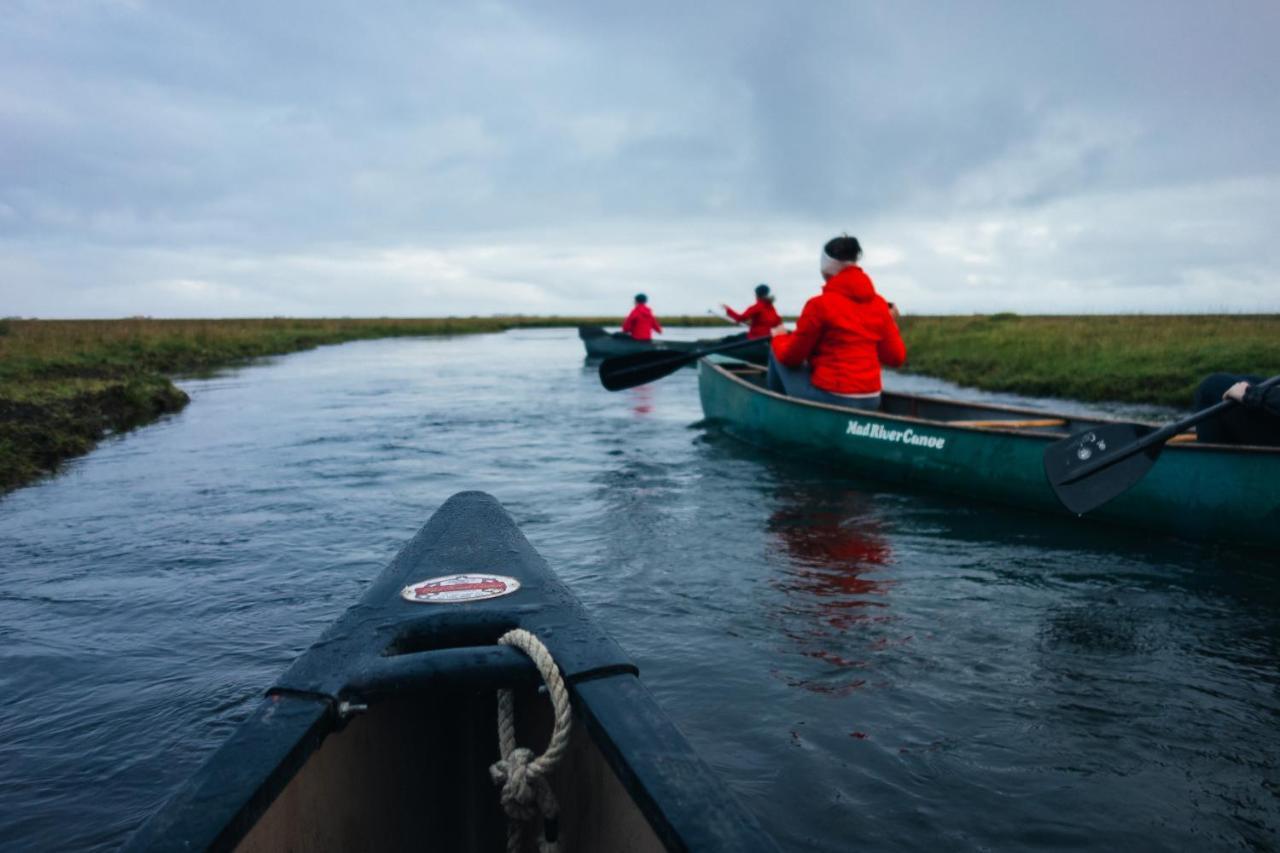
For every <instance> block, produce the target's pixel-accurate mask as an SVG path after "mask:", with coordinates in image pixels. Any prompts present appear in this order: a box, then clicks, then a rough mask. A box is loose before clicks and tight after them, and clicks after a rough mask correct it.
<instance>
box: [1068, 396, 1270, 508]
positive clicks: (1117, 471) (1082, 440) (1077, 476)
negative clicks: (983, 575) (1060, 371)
mask: <svg viewBox="0 0 1280 853" xmlns="http://www.w3.org/2000/svg"><path fill="white" fill-rule="evenodd" d="M1278 383H1280V376H1274V377H1272V378H1271V379H1268V380H1267V381H1266V382H1263V383H1261V384H1260V385H1258V386H1257V387H1259V388H1270V387H1271V386H1272V385H1276V384H1278ZM1234 405H1236V403H1235V401H1234V400H1223V401H1222V402H1220V403H1215V404H1214V405H1212V406H1210V407H1209V408H1207V409H1201V410H1200V411H1198V412H1196V413H1195V414H1193V415H1188V416H1187V417H1185V418H1183V419H1182V420H1180V421H1175V422H1174V423H1171V424H1168V425H1167V426H1163V427H1160V428H1159V429H1156V428H1154V427H1149V426H1141V425H1139V424H1105V425H1103V426H1099V427H1095V428H1093V429H1087V430H1083V431H1081V432H1078V433H1076V434H1075V435H1073V436H1071V437H1069V438H1064V439H1062V440H1061V441H1056V442H1054V443H1053V444H1051V445H1049V446H1048V447H1047V448H1045V451H1044V473H1045V476H1046V477H1048V478H1049V485H1050V486H1052V487H1053V491H1054V494H1056V495H1057V496H1058V500H1060V501H1062V505H1063V506H1065V507H1066V508H1067V509H1069V510H1071V511H1072V512H1074V513H1076V514H1077V515H1083V514H1084V513H1086V512H1088V511H1089V510H1091V509H1096V508H1097V507H1100V506H1102V505H1103V504H1104V503H1106V502H1107V501H1109V500H1111V499H1112V498H1114V497H1116V496H1117V495H1119V494H1121V493H1123V492H1125V491H1127V490H1128V489H1129V488H1130V487H1131V486H1133V485H1134V484H1135V483H1137V482H1138V481H1139V480H1141V479H1142V478H1143V477H1144V476H1146V473H1147V472H1148V471H1150V470H1151V466H1152V465H1154V464H1155V463H1156V459H1157V457H1159V456H1160V451H1161V450H1163V449H1164V444H1165V442H1166V441H1168V440H1169V439H1171V438H1173V437H1174V436H1175V435H1177V434H1179V433H1181V432H1183V431H1185V430H1186V429H1188V428H1189V427H1192V426H1194V425H1195V424H1198V423H1200V422H1201V421H1205V420H1208V419H1209V418H1212V417H1214V416H1216V415H1218V414H1220V413H1221V412H1222V411H1224V410H1225V409H1228V408H1230V407H1231V406H1234Z"/></svg>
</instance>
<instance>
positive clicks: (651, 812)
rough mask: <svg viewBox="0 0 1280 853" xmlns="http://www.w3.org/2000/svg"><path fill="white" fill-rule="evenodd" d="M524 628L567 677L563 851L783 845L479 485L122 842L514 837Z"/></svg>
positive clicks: (461, 843) (467, 845)
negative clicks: (413, 592) (507, 783)
mask: <svg viewBox="0 0 1280 853" xmlns="http://www.w3.org/2000/svg"><path fill="white" fill-rule="evenodd" d="M482 573H496V574H497V575H500V576H506V577H505V578H502V579H501V581H502V583H508V582H509V581H510V579H512V578H514V579H515V581H517V582H518V584H519V588H518V590H516V591H514V592H511V593H510V594H506V595H502V596H501V597H493V598H488V599H487V600H473V601H468V602H466V603H454V604H423V603H415V602H410V601H407V600H405V599H404V598H402V597H401V591H402V589H404V588H405V587H407V586H408V587H413V585H414V584H417V583H419V582H421V581H424V580H425V579H428V578H433V577H438V576H442V575H458V574H467V575H470V576H471V577H469V578H467V579H466V580H467V581H468V584H464V585H463V586H459V587H458V589H462V588H464V587H465V588H466V589H467V590H477V589H481V588H482V587H483V588H484V589H483V590H482V591H488V587H487V586H485V584H486V583H494V581H492V580H489V579H482V582H475V576H477V575H480V574H482ZM419 589H422V587H419ZM450 589H453V588H452V587H450ZM453 594H455V595H456V594H458V593H456V592H455V593H453ZM466 594H471V593H470V592H468V593H466ZM515 627H520V628H525V629H527V630H529V631H531V632H532V633H534V634H535V635H537V636H538V637H539V638H540V639H541V640H542V641H543V642H544V643H545V644H546V646H547V647H548V648H549V649H550V651H551V653H552V655H553V656H554V658H555V660H556V662H557V664H558V665H559V668H560V670H561V671H562V673H563V675H564V678H565V681H566V683H567V685H568V687H569V693H570V698H571V702H572V707H573V716H574V718H575V723H574V728H573V732H572V736H571V740H570V743H569V747H568V751H567V753H566V754H565V757H564V760H563V762H562V763H561V764H560V766H559V767H558V768H557V770H556V772H555V774H554V775H553V776H552V779H551V781H552V786H553V788H554V789H555V791H556V793H557V796H558V798H559V801H560V817H559V821H558V834H559V843H560V849H561V850H563V851H565V853H573V851H604V850H608V851H656V850H741V851H754V850H760V851H771V850H776V849H777V848H776V847H775V845H774V844H773V842H772V841H771V840H770V839H769V837H768V836H767V835H765V834H764V832H763V830H762V829H761V828H760V825H759V824H758V823H757V822H756V820H755V818H754V817H753V816H752V815H750V814H749V813H747V812H746V811H744V810H743V809H742V807H741V806H740V805H739V803H738V802H737V800H736V799H735V798H734V797H733V796H732V794H731V793H730V792H729V791H728V789H727V788H726V787H725V785H724V784H723V782H722V781H721V780H719V779H718V778H717V777H716V776H715V774H714V773H713V772H712V771H711V770H710V769H709V768H708V767H707V765H706V764H704V763H703V762H702V761H701V760H700V759H699V758H698V756H697V755H695V754H694V752H693V750H692V749H691V748H690V746H689V744H688V743H687V742H686V741H685V739H684V738H683V737H682V736H681V734H680V733H679V732H678V731H677V730H676V729H675V727H674V726H673V725H672V724H671V722H670V721H669V720H668V719H667V717H666V716H665V715H664V714H663V713H662V711H661V710H660V709H659V708H658V706H657V705H656V704H655V702H654V700H653V697H652V696H650V694H649V693H648V691H646V690H645V688H644V687H643V686H642V685H641V684H640V681H639V679H638V678H637V677H636V667H635V665H634V664H633V663H632V662H631V661H630V659H628V658H627V657H626V655H625V654H624V653H623V651H622V650H621V649H620V648H619V647H618V646H617V645H616V644H615V643H614V642H613V641H612V640H611V639H609V637H608V636H607V635H606V634H605V633H604V632H603V631H601V630H600V628H599V627H597V626H596V624H595V623H594V622H593V621H592V620H591V619H590V618H589V617H588V615H587V614H586V613H585V611H584V610H583V608H582V606H581V604H579V603H578V601H577V600H576V599H575V598H574V597H573V595H572V594H571V593H570V592H569V591H568V590H567V589H566V588H565V587H564V586H563V585H562V584H561V583H560V582H559V581H558V580H557V579H556V578H555V576H554V575H553V574H552V573H551V571H550V569H549V568H548V567H547V564H546V563H545V562H544V561H543V560H542V558H541V557H539V556H538V554H537V553H536V552H535V551H534V550H533V548H532V546H530V545H529V543H528V541H527V540H525V538H524V537H523V536H522V535H521V534H520V531H519V530H518V529H517V528H516V526H515V523H514V522H513V521H512V520H511V517H510V516H509V515H508V514H507V513H506V511H505V510H504V509H503V508H502V507H501V506H500V505H499V504H498V502H497V501H496V500H494V499H493V498H492V497H490V496H489V495H485V494H482V493H479V492H464V493H462V494H459V495H455V496H454V497H452V498H450V499H449V500H448V501H447V502H446V503H445V504H444V506H443V507H441V509H440V510H439V511H438V512H437V513H436V514H435V515H434V516H433V517H432V518H431V520H430V521H429V522H428V523H427V525H426V526H425V527H424V528H423V529H422V530H421V532H419V533H418V535H417V536H416V537H414V539H413V540H412V541H411V542H409V544H408V545H406V546H405V547H404V549H403V550H402V551H401V552H400V554H399V555H398V556H397V557H396V558H395V560H394V561H393V562H392V563H391V565H390V566H389V567H387V569H386V570H385V571H383V573H382V574H381V575H380V576H379V577H378V578H377V579H376V580H375V581H374V582H373V585H372V586H371V587H370V588H369V590H368V591H367V592H366V593H365V595H364V597H363V598H362V599H361V601H360V602H359V603H358V604H357V605H356V606H355V607H353V608H352V609H351V610H349V611H347V613H346V614H345V615H344V616H343V617H342V618H340V619H339V620H338V621H337V622H336V623H335V624H334V625H333V626H332V627H331V628H329V630H328V631H326V632H325V634H324V636H322V637H321V638H320V640H319V642H317V643H316V644H315V645H314V646H312V648H311V649H310V650H309V651H307V652H306V653H304V654H303V655H302V657H300V658H298V659H297V661H295V662H294V664H293V666H292V667H291V668H290V669H289V670H288V671H287V672H285V674H284V676H283V677H282V678H281V679H280V680H279V681H278V682H277V684H276V686H274V687H272V688H271V689H270V690H269V691H267V695H266V698H265V699H263V700H262V702H261V703H260V704H259V705H258V707H257V708H256V709H255V710H254V711H253V712H252V714H251V715H250V717H249V718H248V720H246V721H245V722H244V723H243V724H241V726H240V727H239V728H238V729H237V730H236V731H235V732H234V733H233V734H232V735H231V737H230V738H229V739H228V740H227V742H226V743H225V744H224V745H223V746H222V747H221V749H219V750H218V751H217V752H216V753H215V754H214V755H213V756H212V757H211V758H210V759H209V760H208V761H207V762H206V763H205V764H204V766H203V767H202V768H201V769H200V770H198V771H197V772H196V774H195V776H194V777H193V778H192V779H191V780H190V781H189V782H188V783H187V784H186V785H185V786H184V787H183V788H181V789H180V790H179V791H178V792H177V793H176V794H175V795H174V797H173V798H172V799H171V800H170V801H169V802H168V803H167V804H166V805H165V806H164V807H163V808H162V809H161V810H160V811H159V812H157V813H156V814H155V815H153V816H152V817H151V819H150V820H149V821H148V822H147V823H146V824H144V825H143V827H142V828H141V829H140V830H139V831H138V832H137V833H136V834H135V835H134V836H133V837H132V838H131V839H130V841H129V843H128V844H127V845H126V849H128V850H231V849H235V850H248V851H257V850H261V851H275V850H334V851H345V850H410V849H412V850H459V851H481V850H501V849H504V847H505V841H506V835H505V833H506V816H505V815H504V814H503V812H502V810H501V807H500V806H499V803H498V791H497V789H496V788H495V787H494V784H493V782H492V781H491V779H490V777H489V766H490V764H492V763H493V762H494V761H495V760H496V759H497V757H498V755H497V752H498V749H497V747H498V736H497V723H496V699H495V690H496V689H497V688H499V687H507V688H512V689H514V690H515V692H516V714H515V720H516V724H517V742H518V743H519V744H520V745H522V746H528V747H530V748H531V749H533V751H534V752H535V753H538V752H540V751H542V750H543V749H545V748H546V745H547V741H548V736H549V732H550V729H551V720H550V718H551V716H552V715H551V710H550V705H549V703H548V700H547V697H546V696H545V695H540V694H539V692H538V686H539V684H540V683H541V681H540V677H539V675H538V672H537V670H536V669H535V668H534V666H533V664H532V663H531V662H530V660H529V659H528V658H527V657H525V656H524V654H523V653H522V652H520V651H517V650H516V649H514V648H512V647H510V646H498V645H495V644H494V643H495V641H496V639H497V638H498V637H499V636H501V635H502V634H503V633H505V632H506V631H507V630H509V629H511V628H515ZM526 840H528V839H527V837H526ZM528 849H530V850H532V849H533V847H532V846H529V848H528Z"/></svg>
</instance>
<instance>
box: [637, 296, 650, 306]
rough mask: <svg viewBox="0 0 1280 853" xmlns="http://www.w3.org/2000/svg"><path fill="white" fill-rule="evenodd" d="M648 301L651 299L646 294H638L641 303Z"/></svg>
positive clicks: (638, 300)
mask: <svg viewBox="0 0 1280 853" xmlns="http://www.w3.org/2000/svg"><path fill="white" fill-rule="evenodd" d="M648 301H649V297H647V296H645V295H644V294H643V293H637V294H636V302H639V303H640V304H641V305H643V304H645V303H646V302H648Z"/></svg>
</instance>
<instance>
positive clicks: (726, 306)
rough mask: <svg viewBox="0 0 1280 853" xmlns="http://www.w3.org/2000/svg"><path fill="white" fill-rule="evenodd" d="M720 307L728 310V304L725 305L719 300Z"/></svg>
mask: <svg viewBox="0 0 1280 853" xmlns="http://www.w3.org/2000/svg"><path fill="white" fill-rule="evenodd" d="M720 307H721V308H722V309H724V310H725V311H728V310H729V306H728V305H725V304H724V303H723V302H721V303H720Z"/></svg>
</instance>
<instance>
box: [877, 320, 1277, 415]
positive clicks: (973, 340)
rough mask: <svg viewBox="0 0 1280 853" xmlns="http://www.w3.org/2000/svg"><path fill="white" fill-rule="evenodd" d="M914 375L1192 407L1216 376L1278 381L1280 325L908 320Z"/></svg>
mask: <svg viewBox="0 0 1280 853" xmlns="http://www.w3.org/2000/svg"><path fill="white" fill-rule="evenodd" d="M902 333H903V337H904V338H905V340H906V343H907V350H908V360H909V364H908V369H909V370H910V371H912V372H915V373H924V374H928V375H930V376H938V377H941V378H944V379H949V380H951V381H953V382H958V383H960V384H962V385H968V386H971V387H976V388H983V389H985V390H988V391H1012V392H1016V393H1020V394H1028V395H1033V396H1044V397H1067V398H1071V399H1075V400H1090V401H1107V400H1114V401H1123V402H1133V403H1159V404H1163V405H1168V406H1178V407H1183V408H1186V407H1189V406H1190V405H1191V398H1192V394H1193V392H1194V391H1195V388H1196V385H1197V384H1198V383H1199V381H1200V379H1201V378H1202V377H1204V375H1205V374H1208V373H1213V372H1216V371H1226V372H1231V373H1257V374H1261V375H1264V376H1274V375H1275V374H1277V373H1280V315H1275V314H1269V315H1263V316H1115V317H1019V316H1016V315H1013V314H993V315H989V316H970V317H904V318H903V323H902Z"/></svg>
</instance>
